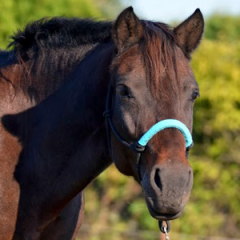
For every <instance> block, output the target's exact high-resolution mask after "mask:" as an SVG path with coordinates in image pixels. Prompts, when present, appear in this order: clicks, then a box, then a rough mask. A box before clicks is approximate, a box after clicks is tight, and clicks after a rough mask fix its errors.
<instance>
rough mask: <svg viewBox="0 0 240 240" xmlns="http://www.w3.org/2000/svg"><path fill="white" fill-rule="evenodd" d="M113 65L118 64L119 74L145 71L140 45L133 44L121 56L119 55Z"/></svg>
mask: <svg viewBox="0 0 240 240" xmlns="http://www.w3.org/2000/svg"><path fill="white" fill-rule="evenodd" d="M113 66H117V72H118V74H119V75H125V74H128V73H144V66H143V63H142V59H141V54H140V51H139V46H138V45H135V46H132V47H131V48H130V49H128V50H127V51H126V52H125V53H123V54H122V55H121V56H119V57H117V58H116V60H115V61H114V62H113Z"/></svg>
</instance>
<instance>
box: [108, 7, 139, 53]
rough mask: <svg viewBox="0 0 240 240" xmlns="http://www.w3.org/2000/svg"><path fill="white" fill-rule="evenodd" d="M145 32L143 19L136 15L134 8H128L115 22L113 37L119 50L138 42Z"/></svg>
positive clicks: (121, 50) (120, 51)
mask: <svg viewBox="0 0 240 240" xmlns="http://www.w3.org/2000/svg"><path fill="white" fill-rule="evenodd" d="M142 34H143V26H142V23H141V21H140V20H139V19H138V17H137V16H136V15H135V13H134V11H133V8H132V7H129V8H126V9H125V10H124V11H123V12H122V13H120V15H119V16H118V18H117V20H116V21H115V22H114V24H113V28H112V38H113V40H114V42H115V44H116V46H117V49H118V52H119V53H122V52H123V51H124V50H126V49H127V48H129V47H130V46H132V45H133V44H135V43H137V42H138V41H139V40H140V38H141V37H142Z"/></svg>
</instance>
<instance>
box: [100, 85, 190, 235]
mask: <svg viewBox="0 0 240 240" xmlns="http://www.w3.org/2000/svg"><path fill="white" fill-rule="evenodd" d="M111 100H112V87H111V83H109V86H108V93H107V101H106V110H105V111H104V113H103V115H104V117H105V118H106V120H107V121H106V129H107V141H108V147H109V152H110V155H111V152H112V151H111V140H110V129H111V130H112V132H113V133H114V135H115V136H116V138H117V139H118V141H119V142H121V143H122V144H123V145H124V146H126V147H128V148H131V149H132V150H133V151H134V152H136V154H137V155H136V171H137V173H138V178H139V180H140V181H141V180H142V178H141V172H140V159H141V153H142V152H143V151H144V150H145V147H146V145H147V143H148V142H149V140H150V139H151V138H152V137H153V136H155V135H156V134H157V133H159V132H160V131H162V130H164V129H166V128H176V129H178V130H179V131H180V132H181V133H182V134H183V136H184V139H185V143H186V151H188V150H189V149H190V148H191V147H192V146H193V140H192V135H191V133H190V131H189V130H188V128H187V126H186V125H185V124H184V123H182V122H181V121H179V120H176V119H165V120H162V121H159V122H157V123H156V124H154V125H153V126H152V127H151V128H150V129H149V130H148V131H147V132H146V133H145V134H144V135H143V136H142V137H141V138H140V139H139V141H137V142H134V143H129V142H127V141H126V140H124V139H123V138H122V137H121V136H120V135H119V133H118V131H117V129H116V128H115V126H114V124H113V122H112V118H111V116H112V111H111V103H112V102H111ZM166 223H167V232H169V231H170V224H169V222H168V221H166ZM159 224H160V225H161V226H162V221H159ZM160 225H159V228H160V230H161V231H162V232H163V233H164V230H163V228H162V227H160Z"/></svg>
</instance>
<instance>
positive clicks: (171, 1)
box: [123, 0, 240, 23]
mask: <svg viewBox="0 0 240 240" xmlns="http://www.w3.org/2000/svg"><path fill="white" fill-rule="evenodd" d="M123 2H124V3H125V4H126V5H127V6H128V5H129V6H130V5H132V6H133V8H134V11H135V13H136V14H137V15H138V16H140V17H142V18H145V19H149V20H156V21H162V22H166V23H168V22H171V21H174V20H176V21H179V20H184V19H185V18H187V17H188V16H189V15H191V14H192V13H193V12H194V11H195V9H196V8H200V10H201V11H202V13H203V15H204V17H207V16H209V15H210V14H211V13H213V12H219V13H227V14H238V15H240V0H198V1H196V0H123Z"/></svg>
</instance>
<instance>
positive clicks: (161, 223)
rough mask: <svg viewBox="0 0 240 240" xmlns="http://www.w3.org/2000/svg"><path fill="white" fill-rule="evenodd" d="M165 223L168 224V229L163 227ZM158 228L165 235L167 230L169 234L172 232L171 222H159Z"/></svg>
mask: <svg viewBox="0 0 240 240" xmlns="http://www.w3.org/2000/svg"><path fill="white" fill-rule="evenodd" d="M163 222H165V223H166V226H167V227H166V226H165V225H163ZM158 226H159V229H160V231H161V232H162V233H165V229H166V230H167V233H169V232H170V230H171V226H170V222H169V221H158Z"/></svg>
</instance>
